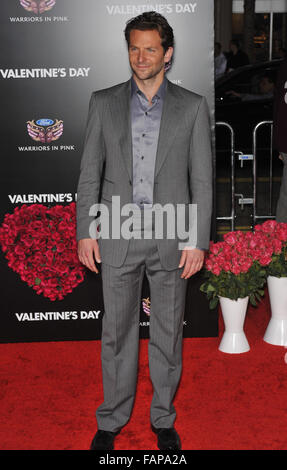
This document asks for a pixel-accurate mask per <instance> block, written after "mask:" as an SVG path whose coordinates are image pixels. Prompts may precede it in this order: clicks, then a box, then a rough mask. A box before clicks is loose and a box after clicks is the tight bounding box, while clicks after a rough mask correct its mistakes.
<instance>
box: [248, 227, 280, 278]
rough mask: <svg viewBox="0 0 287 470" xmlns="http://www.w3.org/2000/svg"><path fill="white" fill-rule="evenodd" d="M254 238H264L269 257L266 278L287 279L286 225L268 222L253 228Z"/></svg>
mask: <svg viewBox="0 0 287 470" xmlns="http://www.w3.org/2000/svg"><path fill="white" fill-rule="evenodd" d="M254 237H259V238H263V237H264V240H265V244H266V247H267V249H268V254H269V255H270V256H269V263H268V265H267V276H274V277H287V224H285V223H281V222H276V221H275V220H268V221H267V222H264V223H263V224H259V225H256V226H255V233H254Z"/></svg>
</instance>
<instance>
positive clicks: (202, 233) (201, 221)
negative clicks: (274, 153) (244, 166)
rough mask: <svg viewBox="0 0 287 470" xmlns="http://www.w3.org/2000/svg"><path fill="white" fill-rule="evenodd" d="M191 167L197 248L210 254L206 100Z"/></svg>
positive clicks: (210, 168)
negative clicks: (208, 251)
mask: <svg viewBox="0 0 287 470" xmlns="http://www.w3.org/2000/svg"><path fill="white" fill-rule="evenodd" d="M189 163H190V165H189V173H190V192H191V196H192V204H196V209H197V210H196V213H197V221H196V222H197V243H196V247H197V248H200V249H206V250H207V249H208V248H209V243H210V230H211V217H212V206H213V204H212V200H213V178H212V174H213V163H212V147H211V126H210V117H209V109H208V105H207V102H206V98H205V97H202V98H201V101H200V104H199V107H198V111H197V115H196V118H195V123H194V126H193V130H192V136H191V143H190V160H189Z"/></svg>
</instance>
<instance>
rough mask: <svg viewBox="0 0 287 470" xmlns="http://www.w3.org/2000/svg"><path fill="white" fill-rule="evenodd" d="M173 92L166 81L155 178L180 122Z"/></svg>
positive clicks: (179, 111)
mask: <svg viewBox="0 0 287 470" xmlns="http://www.w3.org/2000/svg"><path fill="white" fill-rule="evenodd" d="M174 91H175V89H174V86H173V84H172V83H171V82H170V81H167V89H166V95H165V98H164V104H163V110H162V116H161V124H160V131H159V138H158V145H157V154H156V162H155V177H156V176H157V174H158V173H159V171H160V169H161V167H162V164H163V162H164V161H165V159H166V156H167V153H168V150H169V148H170V146H171V144H172V141H173V139H174V138H175V136H176V131H177V127H178V126H179V124H180V122H181V119H180V117H181V116H180V113H181V106H180V102H179V99H178V97H177V96H176V93H175V92H174Z"/></svg>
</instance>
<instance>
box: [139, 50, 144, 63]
mask: <svg viewBox="0 0 287 470" xmlns="http://www.w3.org/2000/svg"><path fill="white" fill-rule="evenodd" d="M144 60H145V53H144V51H141V50H139V54H138V61H139V62H143V61H144Z"/></svg>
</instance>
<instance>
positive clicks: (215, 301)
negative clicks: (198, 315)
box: [209, 297, 218, 309]
mask: <svg viewBox="0 0 287 470" xmlns="http://www.w3.org/2000/svg"><path fill="white" fill-rule="evenodd" d="M217 304H218V297H214V299H212V300H211V301H210V302H209V307H210V308H211V309H213V308H215V307H216V306H217Z"/></svg>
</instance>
